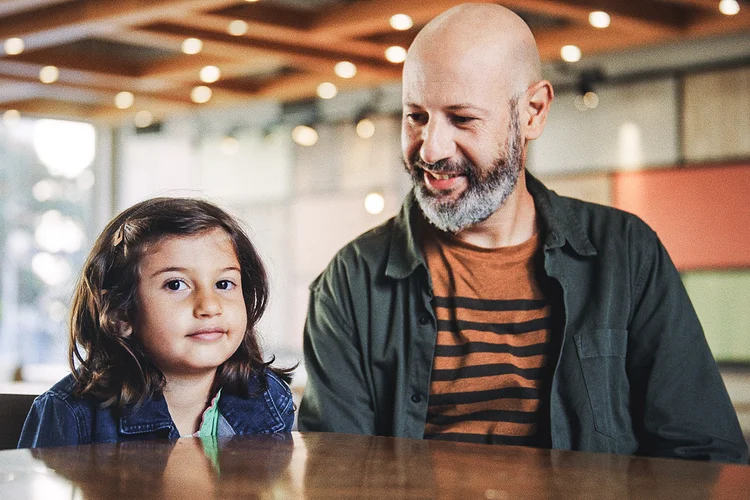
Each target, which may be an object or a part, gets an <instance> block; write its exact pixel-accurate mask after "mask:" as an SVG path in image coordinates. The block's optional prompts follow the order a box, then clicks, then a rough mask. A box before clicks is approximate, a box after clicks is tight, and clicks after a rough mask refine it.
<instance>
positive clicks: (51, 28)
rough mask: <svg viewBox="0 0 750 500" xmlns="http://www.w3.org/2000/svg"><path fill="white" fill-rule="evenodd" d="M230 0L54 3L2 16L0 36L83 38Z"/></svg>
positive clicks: (31, 40)
mask: <svg viewBox="0 0 750 500" xmlns="http://www.w3.org/2000/svg"><path fill="white" fill-rule="evenodd" d="M232 3H234V2H232V1H231V0H149V1H148V2H144V1H143V0H116V1H113V0H75V1H69V2H65V3H59V4H57V3H55V4H52V5H44V6H42V7H39V8H36V9H33V10H26V11H22V12H19V13H16V14H12V15H9V16H6V17H3V18H2V19H0V39H6V38H11V37H20V38H23V39H24V41H25V43H26V47H27V50H34V49H38V48H42V47H48V46H51V45H58V44H62V43H66V42H70V41H74V40H80V39H83V38H86V37H88V36H91V35H93V34H96V33H99V32H109V31H112V29H113V25H126V24H141V23H147V22H153V21H154V20H157V19H161V18H162V17H165V16H167V17H168V16H173V15H185V14H189V13H190V12H192V11H193V10H196V9H202V8H219V7H221V6H226V5H229V4H232Z"/></svg>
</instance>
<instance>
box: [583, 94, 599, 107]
mask: <svg viewBox="0 0 750 500" xmlns="http://www.w3.org/2000/svg"><path fill="white" fill-rule="evenodd" d="M583 104H584V105H585V106H586V107H587V108H589V109H594V108H595V107H597V106H598V105H599V96H598V95H596V92H594V91H588V92H586V93H585V94H583Z"/></svg>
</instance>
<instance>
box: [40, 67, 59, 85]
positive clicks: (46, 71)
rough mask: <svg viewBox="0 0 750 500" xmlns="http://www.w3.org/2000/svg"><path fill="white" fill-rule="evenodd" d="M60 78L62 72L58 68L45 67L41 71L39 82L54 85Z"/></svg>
mask: <svg viewBox="0 0 750 500" xmlns="http://www.w3.org/2000/svg"><path fill="white" fill-rule="evenodd" d="M58 78H60V70H59V69H57V67H56V66H45V67H43V68H42V69H41V70H40V71H39V80H40V81H41V82H42V83H54V82H56V81H57V79H58Z"/></svg>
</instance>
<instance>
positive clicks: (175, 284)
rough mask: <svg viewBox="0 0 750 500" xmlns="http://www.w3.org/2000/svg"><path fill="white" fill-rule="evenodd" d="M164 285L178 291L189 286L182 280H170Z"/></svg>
mask: <svg viewBox="0 0 750 500" xmlns="http://www.w3.org/2000/svg"><path fill="white" fill-rule="evenodd" d="M164 287H165V288H167V289H168V290H172V291H173V292H177V291H179V290H184V289H185V288H187V285H186V284H185V282H184V281H182V280H169V281H167V282H166V283H165V284H164Z"/></svg>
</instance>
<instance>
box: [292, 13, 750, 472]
mask: <svg viewBox="0 0 750 500" xmlns="http://www.w3.org/2000/svg"><path fill="white" fill-rule="evenodd" d="M552 99H553V90H552V86H551V85H550V83H549V82H548V81H546V80H543V79H542V78H541V70H540V61H539V53H538V51H537V48H536V44H535V42H534V38H533V36H532V34H531V32H530V31H529V28H528V27H527V26H526V24H525V23H524V22H523V21H522V20H521V19H520V18H519V17H518V16H516V15H515V14H513V13H512V12H511V11H509V10H507V9H505V8H503V7H501V6H498V5H494V4H465V5H460V6H458V7H455V8H453V9H450V10H448V11H447V12H445V13H443V14H442V15H440V16H438V17H437V18H436V19H434V20H433V21H431V22H430V23H429V24H427V26H425V28H424V29H423V30H422V31H421V32H420V33H419V35H417V37H416V39H415V40H414V42H413V44H412V46H411V47H410V49H409V53H408V56H407V59H406V62H405V64H404V73H403V122H402V147H403V156H404V164H405V166H406V170H407V171H408V172H409V174H410V175H411V178H412V180H413V184H414V188H413V191H412V193H410V194H409V196H408V197H407V198H406V200H405V201H404V204H403V206H402V209H401V211H400V213H399V214H398V215H397V216H396V217H394V218H393V219H391V220H389V221H388V222H386V223H385V224H383V225H382V226H380V227H377V228H375V229H373V230H371V231H369V232H367V233H365V234H363V235H362V236H360V237H358V238H357V239H355V240H354V241H352V242H351V243H349V244H348V245H347V246H346V247H344V248H343V249H342V250H341V251H340V252H339V253H338V254H337V255H336V256H335V257H334V259H333V260H332V262H331V263H330V265H329V266H328V268H327V269H326V270H325V271H324V272H323V273H322V274H321V276H319V277H318V278H317V279H316V280H315V282H314V283H313V284H312V285H311V287H310V292H311V295H310V306H309V311H308V318H307V323H306V326H305V333H304V335H305V337H304V349H305V366H306V369H307V372H308V377H309V378H308V384H307V388H306V391H305V395H304V398H303V401H302V404H301V407H300V414H299V428H300V430H309V431H334V432H348V433H358V434H375V435H385V436H402V437H412V438H426V439H443V440H456V441H467V442H474V443H489V444H506V445H523V446H534V447H545V448H556V449H569V450H587V451H597V452H610V453H625V454H642V455H651V456H668V457H680V458H691V459H703V460H720V461H730V462H731V461H734V462H746V461H747V446H746V444H745V442H744V439H743V437H742V433H741V431H740V427H739V424H738V422H737V416H736V414H735V412H734V410H733V408H732V405H731V403H730V400H729V397H728V396H727V392H726V389H725V388H724V385H723V382H722V379H721V377H720V375H719V372H718V370H717V368H716V363H715V362H714V360H713V358H712V356H711V353H710V351H709V349H708V347H707V344H706V341H705V338H704V335H703V332H702V329H701V326H700V324H699V322H698V319H697V317H696V315H695V312H694V310H693V308H692V306H691V304H690V301H689V299H688V297H687V294H686V292H685V289H684V287H683V286H682V283H681V281H680V277H679V274H678V273H677V271H676V269H675V267H674V265H673V264H672V262H671V261H670V259H669V256H668V255H667V253H666V251H665V249H664V247H663V246H662V245H661V243H660V242H659V239H658V238H657V236H656V235H655V233H654V232H653V231H652V230H651V229H650V228H648V227H647V226H646V225H645V224H644V223H643V222H642V221H640V220H639V219H638V218H636V217H634V216H633V215H630V214H627V213H624V212H620V211H618V210H615V209H612V208H607V207H602V206H598V205H593V204H589V203H584V202H582V201H579V200H574V199H569V198H564V197H560V196H558V195H556V194H555V193H553V192H551V191H549V190H547V189H546V188H545V187H544V186H543V185H542V184H541V183H540V182H539V181H537V180H536V179H535V178H534V177H532V176H531V175H529V174H528V173H527V172H525V171H524V163H525V158H526V152H527V149H528V145H529V142H530V141H532V140H534V139H536V138H537V137H539V136H540V135H541V134H542V131H543V129H544V125H545V122H546V118H547V113H548V112H549V108H550V103H551V102H552Z"/></svg>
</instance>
